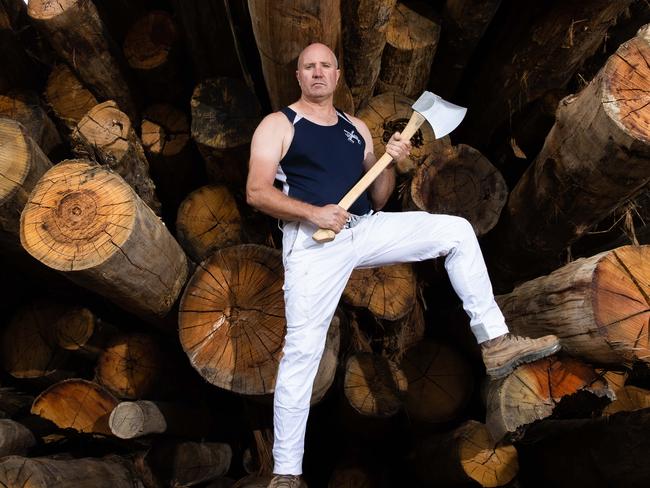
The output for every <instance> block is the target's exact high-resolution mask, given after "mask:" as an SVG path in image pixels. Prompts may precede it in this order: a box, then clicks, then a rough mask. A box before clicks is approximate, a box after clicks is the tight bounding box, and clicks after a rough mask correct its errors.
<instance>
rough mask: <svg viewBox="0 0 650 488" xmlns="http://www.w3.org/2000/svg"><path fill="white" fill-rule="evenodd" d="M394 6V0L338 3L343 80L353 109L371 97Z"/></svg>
mask: <svg viewBox="0 0 650 488" xmlns="http://www.w3.org/2000/svg"><path fill="white" fill-rule="evenodd" d="M396 3H397V0H343V1H342V2H341V17H342V21H343V51H344V54H343V56H344V60H345V79H346V80H347V82H348V84H349V85H350V92H351V93H352V98H353V99H354V106H355V108H356V109H359V108H361V107H363V106H364V105H365V104H366V103H367V102H368V100H369V99H370V97H372V94H373V91H374V89H375V83H376V82H377V77H378V76H379V68H380V66H381V53H382V52H383V50H384V46H385V45H386V28H387V27H388V21H389V19H390V16H391V14H392V12H393V9H394V8H395V4H396Z"/></svg>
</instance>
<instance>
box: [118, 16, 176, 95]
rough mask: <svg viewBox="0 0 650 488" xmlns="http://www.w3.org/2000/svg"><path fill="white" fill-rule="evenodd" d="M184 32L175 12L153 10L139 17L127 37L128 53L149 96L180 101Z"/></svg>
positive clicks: (126, 54)
mask: <svg viewBox="0 0 650 488" xmlns="http://www.w3.org/2000/svg"><path fill="white" fill-rule="evenodd" d="M179 41H180V35H179V32H178V28H177V27H176V23H175V22H174V19H173V17H172V16H171V14H169V13H167V12H165V11H163V10H153V11H151V12H147V13H146V14H145V15H143V16H142V17H140V18H139V19H138V20H136V21H135V22H134V23H133V25H132V26H131V28H130V29H129V32H128V33H127V34H126V38H125V39H124V47H123V50H124V57H125V58H126V61H127V62H128V64H129V66H130V67H131V68H132V69H133V71H134V72H135V74H136V77H137V78H138V81H139V82H140V86H141V87H143V93H144V94H145V95H146V97H147V99H149V100H155V101H163V100H164V101H168V102H172V101H180V97H181V89H182V87H183V84H182V82H181V77H180V46H179Z"/></svg>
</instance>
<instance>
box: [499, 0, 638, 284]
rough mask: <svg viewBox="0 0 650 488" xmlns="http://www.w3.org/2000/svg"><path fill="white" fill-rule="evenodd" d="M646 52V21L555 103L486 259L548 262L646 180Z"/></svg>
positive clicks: (519, 267)
mask: <svg viewBox="0 0 650 488" xmlns="http://www.w3.org/2000/svg"><path fill="white" fill-rule="evenodd" d="M619 3H622V2H614V4H615V5H618V4H619ZM591 8H592V7H590V9H591ZM610 8H613V7H610ZM594 12H595V10H594ZM648 58H650V26H646V27H644V28H642V29H641V30H639V32H638V34H637V36H636V37H635V38H633V39H631V40H630V41H628V42H626V43H624V44H622V45H621V46H620V47H619V49H618V50H617V51H616V54H615V55H613V56H611V57H610V58H609V60H608V61H607V63H606V65H605V66H604V67H603V68H602V69H601V70H600V72H599V73H598V75H597V76H596V78H594V80H592V81H591V83H589V85H588V86H587V87H586V88H585V89H584V90H582V91H581V92H580V93H579V94H577V95H576V96H570V97H567V98H565V99H564V100H563V101H562V102H561V103H560V106H559V107H558V111H557V114H556V117H557V122H556V123H555V125H554V126H553V129H551V132H550V133H549V135H548V136H547V138H546V142H545V143H544V147H543V148H542V150H541V152H540V153H539V155H538V156H537V158H536V160H535V162H534V163H533V165H532V166H531V167H529V168H528V170H527V171H526V173H525V174H524V175H523V176H522V178H521V180H520V181H519V182H518V183H517V186H516V187H515V188H514V190H513V191H512V193H511V194H510V199H509V201H508V205H507V206H506V207H505V210H504V215H503V218H502V222H500V223H499V225H498V226H497V227H496V228H495V234H496V235H495V236H494V245H493V246H492V248H491V253H490V254H491V256H490V262H491V263H492V264H493V266H494V267H495V268H496V271H497V272H498V273H499V274H501V275H503V277H504V278H505V279H508V278H509V279H513V278H524V277H526V276H528V277H531V276H535V275H539V274H540V273H542V272H546V271H548V270H549V269H553V268H554V267H555V266H556V265H557V262H558V255H559V254H560V253H561V252H562V251H563V250H564V249H565V248H566V247H567V246H568V245H570V244H571V243H572V242H573V241H575V240H576V239H578V238H579V237H580V236H582V235H583V234H585V233H586V232H587V231H588V230H589V229H590V228H591V227H592V226H593V225H595V224H596V223H598V221H600V220H601V219H603V218H604V217H606V216H607V215H608V214H609V213H610V212H612V211H613V210H614V209H616V208H617V207H618V206H620V205H621V204H622V203H624V202H625V201H626V200H628V199H629V198H631V197H633V196H634V195H635V194H637V193H639V192H640V191H641V190H642V189H643V188H644V187H645V186H646V185H647V184H648V182H649V181H650V170H649V169H648V168H649V165H648V159H649V158H650V126H648V123H647V121H648V118H650V105H648V104H647V103H646V100H645V98H644V97H642V96H641V97H639V96H638V95H637V93H638V91H644V90H646V87H647V86H648V83H649V82H650V81H649V80H650V68H649V67H648V65H647V63H646V62H645V60H646V59H648ZM556 62H557V61H554V64H555V63H556Z"/></svg>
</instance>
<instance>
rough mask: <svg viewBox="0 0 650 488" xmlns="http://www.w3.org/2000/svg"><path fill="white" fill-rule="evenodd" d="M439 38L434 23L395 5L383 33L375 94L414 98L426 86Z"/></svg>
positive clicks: (438, 29)
mask: <svg viewBox="0 0 650 488" xmlns="http://www.w3.org/2000/svg"><path fill="white" fill-rule="evenodd" d="M439 38H440V24H439V23H438V22H436V21H434V20H431V19H429V18H427V17H425V16H423V15H420V14H419V13H417V12H416V11H415V10H413V9H411V8H409V7H407V6H406V5H405V4H403V3H398V4H397V7H395V10H394V11H393V13H392V15H391V16H390V20H389V22H388V28H387V29H386V47H384V52H383V54H382V57H381V71H380V72H379V79H378V80H377V93H385V92H395V93H399V94H401V95H406V96H407V97H410V98H418V97H419V96H420V95H421V94H422V92H423V91H424V89H425V88H426V86H427V82H428V80H429V72H430V71H431V63H432V62H433V57H434V55H435V54H436V49H437V47H438V39H439Z"/></svg>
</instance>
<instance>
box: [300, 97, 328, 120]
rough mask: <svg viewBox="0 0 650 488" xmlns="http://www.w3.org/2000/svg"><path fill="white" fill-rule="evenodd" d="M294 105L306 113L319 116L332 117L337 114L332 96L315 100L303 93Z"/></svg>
mask: <svg viewBox="0 0 650 488" xmlns="http://www.w3.org/2000/svg"><path fill="white" fill-rule="evenodd" d="M294 107H295V108H296V109H298V111H299V112H301V113H303V114H304V115H312V116H315V117H318V118H331V117H332V116H333V115H335V114H336V111H335V110H334V104H333V97H332V96H329V97H327V98H324V99H322V100H313V99H309V98H306V97H305V96H304V95H303V96H301V97H300V99H299V100H298V101H297V102H296V103H295V104H294Z"/></svg>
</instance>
